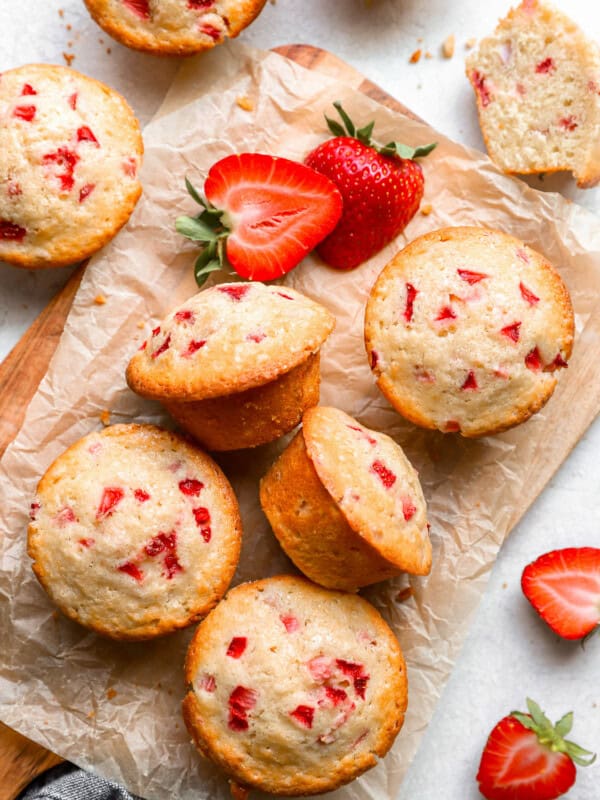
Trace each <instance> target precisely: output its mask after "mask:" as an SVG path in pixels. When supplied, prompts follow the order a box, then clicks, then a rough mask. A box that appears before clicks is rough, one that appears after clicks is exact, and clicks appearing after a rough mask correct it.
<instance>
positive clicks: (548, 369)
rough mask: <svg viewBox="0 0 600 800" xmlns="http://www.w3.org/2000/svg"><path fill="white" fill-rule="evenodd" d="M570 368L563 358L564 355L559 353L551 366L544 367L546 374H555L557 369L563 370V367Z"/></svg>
mask: <svg viewBox="0 0 600 800" xmlns="http://www.w3.org/2000/svg"><path fill="white" fill-rule="evenodd" d="M568 366H569V365H568V364H567V362H566V361H565V359H564V358H563V357H562V355H561V354H560V353H557V355H556V358H555V359H554V361H553V362H552V363H551V364H548V366H546V367H544V372H554V370H555V369H561V368H563V367H568Z"/></svg>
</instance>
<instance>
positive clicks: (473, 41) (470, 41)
mask: <svg viewBox="0 0 600 800" xmlns="http://www.w3.org/2000/svg"><path fill="white" fill-rule="evenodd" d="M476 44H477V39H476V38H475V37H474V36H473V38H472V39H467V41H466V42H465V50H472V49H473V48H474V47H475V45H476Z"/></svg>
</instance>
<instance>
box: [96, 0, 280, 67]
mask: <svg viewBox="0 0 600 800" xmlns="http://www.w3.org/2000/svg"><path fill="white" fill-rule="evenodd" d="M265 3H266V0H85V4H86V6H87V7H88V11H89V12H90V14H91V15H92V17H93V18H94V19H95V20H96V22H97V23H98V25H100V27H101V28H103V29H104V30H105V31H106V32H107V33H108V34H109V35H110V36H112V37H113V38H115V39H116V40H117V41H119V42H121V44H125V45H127V47H133V48H134V49H135V50H144V51H145V52H147V53H154V54H155V55H174V56H190V55H193V54H194V53H200V52H201V51H202V50H209V49H210V48H212V47H214V46H215V45H217V44H221V42H224V41H225V40H226V39H233V38H235V37H236V36H238V35H239V34H240V33H241V32H242V31H243V30H244V28H245V27H247V26H248V25H250V23H251V22H252V21H253V20H254V19H255V17H257V16H258V15H259V14H260V12H261V10H262V8H263V6H264V5H265Z"/></svg>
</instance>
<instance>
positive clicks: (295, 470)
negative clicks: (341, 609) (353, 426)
mask: <svg viewBox="0 0 600 800" xmlns="http://www.w3.org/2000/svg"><path fill="white" fill-rule="evenodd" d="M260 503H261V506H262V508H263V511H264V512H265V514H266V516H267V519H268V520H269V522H270V524H271V527H272V529H273V532H274V533H275V536H276V537H277V540H278V541H279V544H280V545H281V547H282V548H283V550H284V551H285V553H286V555H287V556H288V557H289V558H290V559H291V560H292V561H293V562H294V564H295V565H296V566H297V567H298V569H299V570H300V571H301V572H303V573H304V574H305V575H306V576H307V577H309V578H310V579H311V580H313V581H314V582H315V583H319V584H320V585H321V586H325V587H327V588H328V589H341V590H343V591H346V592H356V591H357V590H358V589H359V588H360V587H361V586H368V585H369V584H371V583H379V581H385V580H388V579H389V578H393V577H395V576H397V575H400V574H402V572H403V570H401V569H400V568H399V567H398V566H397V565H396V564H393V563H391V562H390V561H388V560H387V559H386V558H384V557H383V556H382V555H381V553H379V552H378V551H377V550H376V549H375V548H374V547H372V546H371V545H370V544H369V543H368V542H367V541H365V539H363V537H362V536H361V535H360V533H358V532H357V531H355V530H354V529H353V528H351V527H350V525H349V524H348V522H347V520H346V518H345V516H344V515H343V514H342V512H341V511H340V509H339V508H338V506H337V504H336V503H335V502H334V500H333V498H332V497H331V495H330V494H329V492H328V491H327V489H325V487H324V486H323V484H322V483H321V480H320V478H319V476H318V475H317V472H316V470H315V468H314V466H313V463H312V461H311V460H310V457H309V455H308V452H307V450H306V444H305V441H304V436H303V434H302V431H300V432H299V433H298V434H297V435H296V436H295V438H294V439H293V441H292V442H291V443H290V444H289V446H288V447H287V448H286V449H285V450H284V452H283V453H282V454H281V456H280V457H279V458H278V459H277V461H276V462H275V463H274V464H273V466H272V467H271V469H270V470H269V472H267V474H266V475H265V477H264V478H263V479H262V481H261V482H260ZM315 531H318V536H315Z"/></svg>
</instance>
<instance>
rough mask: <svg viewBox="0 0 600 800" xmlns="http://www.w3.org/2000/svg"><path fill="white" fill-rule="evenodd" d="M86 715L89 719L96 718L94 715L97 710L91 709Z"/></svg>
mask: <svg viewBox="0 0 600 800" xmlns="http://www.w3.org/2000/svg"><path fill="white" fill-rule="evenodd" d="M86 716H87V718H88V719H94V717H95V716H96V712H95V711H89V712H88V713H87V714H86Z"/></svg>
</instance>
